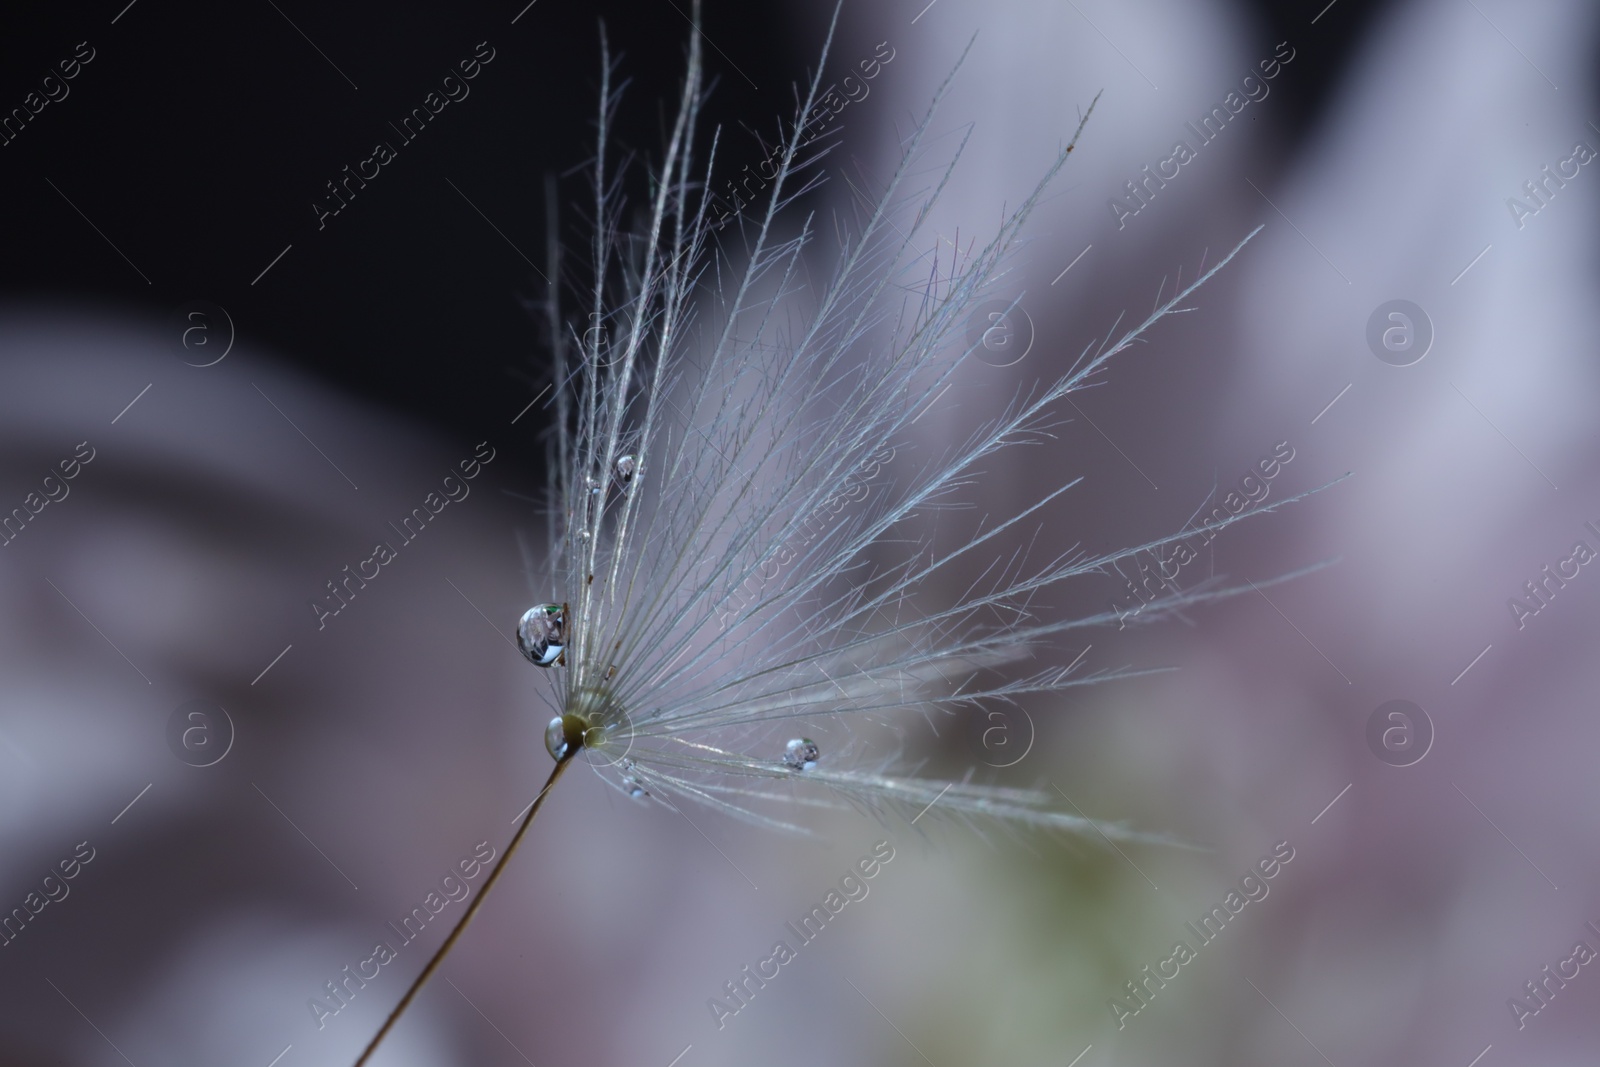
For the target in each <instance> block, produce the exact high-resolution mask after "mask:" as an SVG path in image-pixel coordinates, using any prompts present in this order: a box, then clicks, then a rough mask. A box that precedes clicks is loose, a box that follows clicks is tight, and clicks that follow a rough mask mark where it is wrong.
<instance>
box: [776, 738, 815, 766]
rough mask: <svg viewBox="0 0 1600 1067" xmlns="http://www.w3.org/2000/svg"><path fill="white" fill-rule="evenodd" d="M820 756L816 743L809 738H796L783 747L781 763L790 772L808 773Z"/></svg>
mask: <svg viewBox="0 0 1600 1067" xmlns="http://www.w3.org/2000/svg"><path fill="white" fill-rule="evenodd" d="M821 755H822V752H821V750H819V749H818V748H817V743H816V742H815V741H813V740H811V738H809V737H796V738H794V739H792V740H791V741H790V742H789V743H788V744H787V745H785V746H783V762H784V765H785V766H786V767H788V768H789V769H791V770H796V771H809V770H811V769H812V768H813V767H815V766H816V765H817V760H818V759H819V758H820V757H821Z"/></svg>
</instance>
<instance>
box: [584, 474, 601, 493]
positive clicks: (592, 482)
mask: <svg viewBox="0 0 1600 1067" xmlns="http://www.w3.org/2000/svg"><path fill="white" fill-rule="evenodd" d="M583 484H584V485H587V486H588V487H589V495H590V496H599V495H600V488H601V486H600V479H598V478H585V479H584V480H583Z"/></svg>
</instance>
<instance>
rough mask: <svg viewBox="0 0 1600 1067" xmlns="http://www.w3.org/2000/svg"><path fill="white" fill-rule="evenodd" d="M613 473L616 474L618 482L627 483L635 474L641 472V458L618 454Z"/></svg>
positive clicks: (613, 465)
mask: <svg viewBox="0 0 1600 1067" xmlns="http://www.w3.org/2000/svg"><path fill="white" fill-rule="evenodd" d="M612 473H614V474H615V475H616V478H617V481H618V483H620V484H622V485H627V484H628V483H629V482H631V481H633V476H634V475H636V474H638V473H639V458H638V457H637V456H618V457H617V461H616V463H614V464H612Z"/></svg>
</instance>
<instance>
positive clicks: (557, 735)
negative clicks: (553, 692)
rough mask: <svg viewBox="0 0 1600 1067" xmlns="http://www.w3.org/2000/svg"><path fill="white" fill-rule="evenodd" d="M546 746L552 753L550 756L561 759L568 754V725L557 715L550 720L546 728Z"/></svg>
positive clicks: (546, 749)
mask: <svg viewBox="0 0 1600 1067" xmlns="http://www.w3.org/2000/svg"><path fill="white" fill-rule="evenodd" d="M544 747H545V751H547V752H549V753H550V758H551V759H553V760H557V761H559V760H560V759H561V758H562V757H563V756H565V755H566V754H567V725H566V723H564V722H562V721H561V716H559V715H557V716H556V717H555V718H553V719H551V720H550V725H549V726H546V727H545V728H544Z"/></svg>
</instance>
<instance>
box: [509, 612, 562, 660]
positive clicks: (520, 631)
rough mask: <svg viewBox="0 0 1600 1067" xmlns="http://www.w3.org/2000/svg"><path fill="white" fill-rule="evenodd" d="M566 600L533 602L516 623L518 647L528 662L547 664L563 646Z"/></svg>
mask: <svg viewBox="0 0 1600 1067" xmlns="http://www.w3.org/2000/svg"><path fill="white" fill-rule="evenodd" d="M566 622H567V608H566V605H565V604H535V605H534V606H533V607H531V608H529V609H528V610H527V611H526V612H524V613H523V615H522V621H521V622H519V623H517V647H518V648H520V649H522V654H523V655H524V656H527V657H528V661H529V662H530V663H534V664H537V665H538V666H540V667H549V666H551V665H553V664H554V663H555V661H556V660H558V659H560V658H561V653H562V651H563V650H564V649H565V648H566V644H567V640H566Z"/></svg>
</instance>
